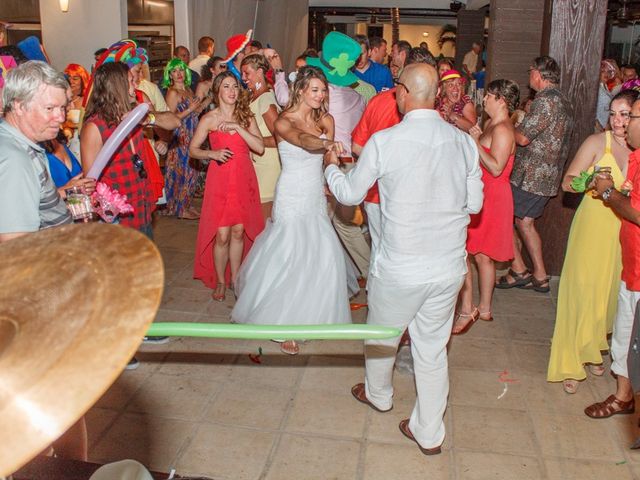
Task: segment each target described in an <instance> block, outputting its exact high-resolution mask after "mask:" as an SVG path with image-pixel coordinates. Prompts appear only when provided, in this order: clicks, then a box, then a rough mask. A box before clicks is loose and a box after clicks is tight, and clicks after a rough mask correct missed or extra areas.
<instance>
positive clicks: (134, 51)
mask: <svg viewBox="0 0 640 480" xmlns="http://www.w3.org/2000/svg"><path fill="white" fill-rule="evenodd" d="M148 61H149V57H148V56H147V51H146V50H145V49H144V48H138V44H137V43H136V42H134V41H133V40H129V39H124V40H120V41H119V42H116V43H114V44H113V45H111V46H110V47H109V48H107V50H106V51H105V52H104V53H103V54H102V55H101V56H100V58H98V61H97V62H96V64H95V65H94V67H93V72H94V73H95V71H96V70H97V69H98V67H99V66H101V65H103V64H105V63H112V62H121V63H124V64H126V65H127V67H129V68H131V67H134V66H136V65H138V64H140V63H147V62H148ZM92 88H93V74H92V75H91V80H90V81H89V88H88V89H87V94H86V95H85V96H84V99H83V101H82V106H83V107H86V105H87V102H88V101H89V96H90V95H91V90H92Z"/></svg>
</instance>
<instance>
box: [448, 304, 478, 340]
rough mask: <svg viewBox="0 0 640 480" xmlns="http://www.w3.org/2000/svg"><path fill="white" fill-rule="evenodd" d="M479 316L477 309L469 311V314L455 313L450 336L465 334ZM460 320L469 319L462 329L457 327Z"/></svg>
mask: <svg viewBox="0 0 640 480" xmlns="http://www.w3.org/2000/svg"><path fill="white" fill-rule="evenodd" d="M479 316H480V311H479V310H478V307H473V310H471V313H456V315H455V317H456V318H455V320H454V321H453V329H452V330H451V334H452V335H461V334H463V333H465V332H466V331H467V330H469V329H470V328H471V326H472V325H473V324H474V323H475V322H476V320H478V317H479ZM461 318H469V319H470V320H467V322H466V323H465V324H464V325H463V326H462V327H458V325H459V324H460V321H459V320H460V319H461Z"/></svg>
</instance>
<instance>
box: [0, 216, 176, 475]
mask: <svg viewBox="0 0 640 480" xmlns="http://www.w3.org/2000/svg"><path fill="white" fill-rule="evenodd" d="M163 284H164V273H163V268H162V259H161V257H160V253H159V252H158V250H157V249H156V247H155V246H154V245H153V243H152V242H151V241H149V240H148V239H147V238H146V237H145V236H144V235H142V234H141V233H139V232H137V231H136V230H133V229H130V228H123V227H121V226H118V225H107V224H97V223H96V224H84V225H68V226H64V227H59V228H53V229H48V230H43V231H40V232H37V233H32V234H27V235H25V236H23V237H19V238H16V239H13V240H10V241H8V242H4V243H0V432H1V433H2V437H3V438H2V441H0V477H3V476H8V475H10V474H11V473H13V472H15V471H17V470H18V469H19V468H20V467H22V466H23V465H24V464H26V463H27V462H28V461H29V460H31V459H32V458H33V457H35V456H36V455H37V454H38V453H40V452H42V451H43V450H44V449H46V448H47V446H48V445H50V444H51V443H52V442H53V441H55V440H56V439H57V438H58V437H59V436H60V435H62V434H63V433H64V432H65V431H66V430H67V429H68V428H69V427H70V426H72V425H73V424H74V423H75V422H76V421H77V420H78V419H79V418H80V417H82V415H84V414H85V413H86V412H87V410H89V409H90V408H91V407H92V406H93V404H94V403H95V402H96V401H97V400H98V399H99V398H100V397H101V396H102V395H103V394H104V392H105V391H106V390H107V389H108V388H109V386H111V384H112V383H113V382H114V381H115V380H116V378H117V377H118V375H119V374H120V373H121V372H122V370H123V369H124V367H125V366H126V364H127V362H128V361H129V360H130V359H131V357H132V356H133V354H134V353H135V351H136V350H137V348H138V346H139V345H140V342H141V341H142V338H143V337H144V335H145V332H146V331H147V329H148V327H149V325H150V324H151V322H152V321H153V319H154V317H155V314H156V311H157V309H158V307H159V305H160V301H161V297H162V289H163Z"/></svg>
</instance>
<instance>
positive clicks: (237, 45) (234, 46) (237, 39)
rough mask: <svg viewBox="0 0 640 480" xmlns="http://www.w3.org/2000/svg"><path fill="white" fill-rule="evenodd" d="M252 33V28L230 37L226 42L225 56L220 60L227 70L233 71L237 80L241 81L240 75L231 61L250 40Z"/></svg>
mask: <svg viewBox="0 0 640 480" xmlns="http://www.w3.org/2000/svg"><path fill="white" fill-rule="evenodd" d="M252 34H253V30H249V31H247V33H244V34H243V33H240V34H238V35H234V36H233V37H230V38H229V39H228V40H227V42H226V45H227V56H226V58H225V59H224V60H222V62H220V63H224V64H226V65H227V70H229V71H230V72H231V73H233V74H234V75H235V76H236V78H237V79H238V81H239V82H241V83H242V84H243V85H244V83H243V82H242V75H241V74H240V72H239V71H238V69H237V68H236V66H235V65H234V63H233V61H234V60H235V59H236V57H237V56H238V54H239V53H241V52H242V51H243V50H244V47H246V46H247V44H248V43H249V42H250V41H251V35H252Z"/></svg>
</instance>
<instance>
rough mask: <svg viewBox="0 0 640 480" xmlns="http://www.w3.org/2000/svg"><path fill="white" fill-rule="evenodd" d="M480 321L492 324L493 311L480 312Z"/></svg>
mask: <svg viewBox="0 0 640 480" xmlns="http://www.w3.org/2000/svg"><path fill="white" fill-rule="evenodd" d="M478 319H479V320H483V321H485V322H492V321H493V315H492V313H491V310H487V311H486V312H478Z"/></svg>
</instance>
